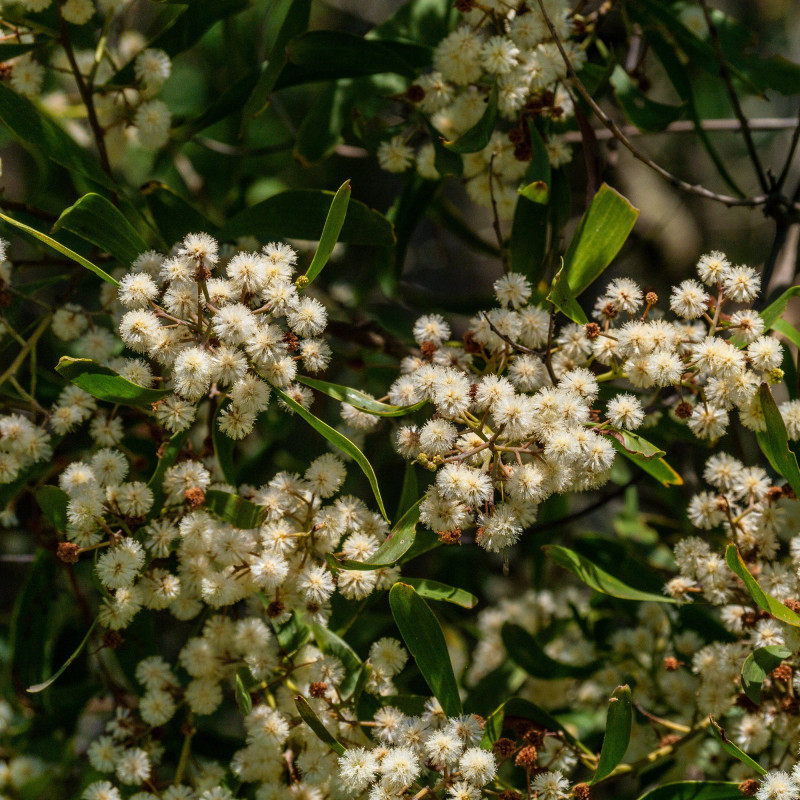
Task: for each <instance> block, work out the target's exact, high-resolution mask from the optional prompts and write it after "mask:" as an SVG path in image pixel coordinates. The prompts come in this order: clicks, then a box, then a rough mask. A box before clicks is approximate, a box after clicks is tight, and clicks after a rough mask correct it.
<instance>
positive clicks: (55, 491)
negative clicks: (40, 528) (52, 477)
mask: <svg viewBox="0 0 800 800" xmlns="http://www.w3.org/2000/svg"><path fill="white" fill-rule="evenodd" d="M36 502H37V503H38V504H39V508H41V509H42V513H43V514H44V515H45V517H46V519H47V521H48V522H49V523H50V524H51V525H52V526H53V527H54V528H55V529H56V530H57V531H58V532H59V533H63V532H64V531H66V530H67V504H68V503H69V495H68V494H67V493H66V492H65V491H64V490H63V489H59V488H58V486H40V487H39V488H38V489H37V490H36Z"/></svg>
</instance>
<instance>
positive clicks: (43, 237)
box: [0, 84, 119, 286]
mask: <svg viewBox="0 0 800 800" xmlns="http://www.w3.org/2000/svg"><path fill="white" fill-rule="evenodd" d="M2 91H3V85H2V84H0V92H2ZM0 219H1V220H3V222H7V223H8V224H9V225H13V226H14V227H15V228H19V230H21V231H24V232H25V233H27V234H28V235H29V236H32V237H33V238H34V239H38V240H39V241H40V242H42V243H43V244H46V245H47V246H48V247H50V248H51V249H53V250H55V251H56V252H57V253H61V255H62V256H66V257H67V258H68V259H70V260H71V261H74V262H75V263H76V264H80V265H81V266H82V267H84V268H85V269H88V270H89V271H90V272H94V274H95V275H99V276H100V277H101V278H102V279H103V280H104V281H105V282H106V283H110V284H111V285H112V286H119V283H118V282H117V281H116V280H115V279H114V278H112V277H111V276H110V275H109V274H108V273H107V272H105V271H104V270H102V269H100V267H97V266H95V265H94V264H92V262H91V261H88V260H87V259H85V258H84V257H83V256H82V255H79V254H78V253H76V252H75V251H74V250H70V249H69V247H66V246H65V245H63V244H61V242H57V241H56V240H55V239H53V238H52V237H51V236H48V235H47V234H46V233H42V232H41V231H37V230H36V228H31V226H30V225H26V224H25V223H24V222H18V221H17V220H15V219H12V218H11V217H9V216H6V215H5V214H2V213H0Z"/></svg>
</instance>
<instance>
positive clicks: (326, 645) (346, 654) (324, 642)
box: [308, 622, 363, 699]
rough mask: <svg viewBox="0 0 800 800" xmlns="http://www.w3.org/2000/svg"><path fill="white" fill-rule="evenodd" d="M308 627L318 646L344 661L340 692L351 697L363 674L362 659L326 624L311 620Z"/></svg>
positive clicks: (327, 653) (345, 697) (342, 695)
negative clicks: (318, 623) (343, 676)
mask: <svg viewBox="0 0 800 800" xmlns="http://www.w3.org/2000/svg"><path fill="white" fill-rule="evenodd" d="M308 627H309V628H310V629H311V633H312V635H313V636H314V639H315V641H316V643H317V647H319V649H320V650H322V652H323V653H325V655H331V656H335V657H336V658H338V659H339V661H341V662H342V666H343V667H344V671H345V678H344V680H343V681H342V682H341V683H340V684H339V694H340V695H341V697H342V698H343V699H347V698H349V697H350V696H351V695H352V694H353V693H354V692H355V690H356V685H357V683H358V680H359V677H360V675H361V667H362V666H363V665H362V663H361V659H360V658H359V657H358V655H356V651H355V650H353V648H352V647H350V645H349V644H347V642H346V641H345V640H344V639H342V638H341V637H339V636H337V635H336V634H335V633H334V632H333V631H332V630H330V629H329V628H327V627H325V626H324V625H317V624H316V623H315V622H310V623H309V624H308Z"/></svg>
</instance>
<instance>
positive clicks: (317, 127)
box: [292, 80, 356, 167]
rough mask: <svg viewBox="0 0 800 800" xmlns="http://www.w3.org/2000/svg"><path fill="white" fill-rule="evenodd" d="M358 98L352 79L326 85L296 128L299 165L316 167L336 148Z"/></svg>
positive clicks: (296, 149) (295, 152)
mask: <svg viewBox="0 0 800 800" xmlns="http://www.w3.org/2000/svg"><path fill="white" fill-rule="evenodd" d="M355 95H356V93H355V91H354V90H353V88H352V86H351V81H349V80H340V81H335V82H333V83H328V84H325V86H324V87H323V88H322V91H321V92H320V93H319V94H318V95H317V97H316V99H315V100H314V102H313V103H312V104H311V107H310V108H309V109H308V112H307V113H306V115H305V117H304V118H303V121H302V122H301V123H300V127H299V128H298V129H297V135H296V136H295V141H294V150H293V152H292V155H294V157H295V159H296V160H297V161H299V162H300V164H302V165H303V166H304V167H307V166H310V165H311V164H317V163H319V162H320V161H322V160H323V159H324V158H326V157H327V156H329V155H330V154H331V153H332V152H333V151H334V150H335V149H336V146H337V145H338V144H339V143H340V142H341V141H342V140H343V138H344V137H343V135H342V130H343V129H344V126H345V123H346V122H347V120H348V118H349V116H350V113H351V109H352V105H353V100H354V97H355Z"/></svg>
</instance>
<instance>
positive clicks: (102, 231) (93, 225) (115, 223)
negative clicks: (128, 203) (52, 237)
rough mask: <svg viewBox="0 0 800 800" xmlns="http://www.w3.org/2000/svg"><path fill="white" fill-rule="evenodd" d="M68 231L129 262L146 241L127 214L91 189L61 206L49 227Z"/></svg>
mask: <svg viewBox="0 0 800 800" xmlns="http://www.w3.org/2000/svg"><path fill="white" fill-rule="evenodd" d="M62 229H63V230H65V231H69V232H70V233H74V234H75V235H76V236H80V237H81V239H85V240H86V241H87V242H91V243H92V244H95V245H97V246H98V247H99V248H100V249H101V250H102V251H103V252H104V253H111V255H112V256H114V258H116V259H117V260H118V261H121V262H122V263H123V264H130V263H131V262H133V261H134V260H135V259H136V257H137V256H138V255H139V254H140V253H143V252H144V251H145V250H147V243H146V242H145V241H144V239H142V237H141V236H140V235H139V232H138V231H137V230H136V228H134V227H133V225H131V223H130V222H128V219H127V217H126V216H125V215H124V214H123V213H122V212H121V211H120V210H119V209H118V208H117V207H116V206H115V205H113V204H112V203H111V202H110V201H108V200H106V198H105V197H102V196H101V195H99V194H95V193H94V192H91V193H90V194H86V195H84V196H83V197H81V199H80V200H78V202H77V203H75V204H74V205H71V206H70V207H69V208H67V209H65V210H64V211H63V212H62V214H61V216H60V217H59V218H58V219H57V220H56V222H55V225H53V231H54V232H55V231H58V230H62Z"/></svg>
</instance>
